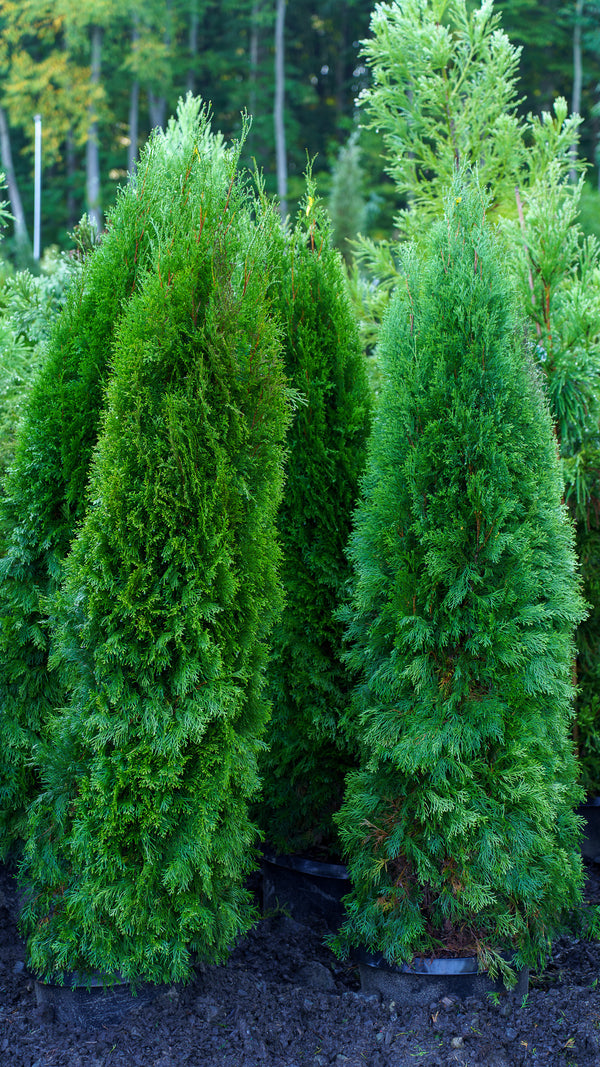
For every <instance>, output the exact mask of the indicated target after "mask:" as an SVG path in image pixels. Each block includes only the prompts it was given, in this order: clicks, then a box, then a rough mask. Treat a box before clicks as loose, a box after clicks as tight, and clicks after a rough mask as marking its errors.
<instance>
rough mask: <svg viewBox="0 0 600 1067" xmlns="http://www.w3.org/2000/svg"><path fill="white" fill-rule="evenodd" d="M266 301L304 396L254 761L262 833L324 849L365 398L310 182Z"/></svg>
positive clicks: (346, 690)
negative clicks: (264, 728)
mask: <svg viewBox="0 0 600 1067" xmlns="http://www.w3.org/2000/svg"><path fill="white" fill-rule="evenodd" d="M279 257H280V258H279V277H278V287H277V295H276V300H275V307H276V309H277V311H278V313H279V316H280V319H281V324H282V340H283V356H284V363H285V369H286V373H287V375H288V377H289V379H290V381H291V383H292V385H293V386H294V388H295V389H296V390H297V391H298V392H300V393H302V394H303V395H304V399H305V402H304V403H303V404H302V405H301V406H300V407H299V409H298V411H297V412H296V415H295V418H294V422H293V424H292V426H291V428H290V431H289V434H288V449H289V454H288V460H287V467H286V481H285V487H284V495H283V501H282V505H281V509H280V513H279V519H278V528H279V532H280V537H281V543H282V549H283V569H282V578H283V585H284V589H285V607H284V611H283V614H282V616H281V618H280V620H279V621H278V623H277V625H276V628H275V631H274V636H273V642H272V645H273V647H272V653H271V657H270V660H269V667H268V680H269V695H270V697H271V700H272V703H273V710H272V720H271V723H270V725H269V729H268V733H267V744H268V751H267V752H266V753H265V756H264V758H263V760H262V762H261V770H262V775H263V796H264V802H263V804H262V806H261V811H260V822H261V825H262V828H263V832H264V834H265V836H266V838H267V840H268V841H269V842H270V844H271V845H273V846H275V847H276V848H277V849H278V850H279V851H282V852H290V851H297V850H301V849H303V848H308V847H311V846H315V845H325V846H326V847H328V848H331V847H332V845H333V836H334V827H333V824H332V821H331V814H332V812H333V811H336V810H337V809H338V808H339V805H340V803H341V799H342V794H343V782H344V775H345V773H346V771H347V770H348V769H349V768H350V767H351V766H353V765H355V759H356V753H355V751H354V749H353V746H352V745H349V744H348V740H347V738H346V737H345V735H344V733H343V730H342V729H341V720H342V718H343V716H344V713H345V711H346V709H347V704H348V701H349V694H350V684H349V681H348V672H347V670H346V668H345V667H344V665H343V663H342V633H343V626H342V623H341V622H340V621H339V620H338V619H337V618H336V615H335V613H336V610H337V608H338V607H339V604H340V601H341V598H342V595H343V591H344V586H345V583H346V582H347V580H348V576H349V566H348V562H347V560H346V557H345V547H346V544H347V541H348V536H349V533H350V523H351V516H352V510H353V508H354V506H355V503H356V499H357V495H358V482H359V477H360V474H361V472H362V469H363V466H364V457H365V444H366V437H367V433H368V424H369V394H368V385H367V380H366V375H365V369H364V363H363V358H362V353H361V350H360V343H359V339H358V330H357V324H356V320H355V318H354V315H353V312H352V309H351V306H350V302H349V297H348V293H347V285H346V278H345V274H344V269H343V266H342V260H341V257H340V255H339V253H338V252H337V251H336V250H335V249H333V248H332V247H331V243H330V224H329V221H328V218H327V215H326V212H325V211H324V209H323V207H322V206H321V204H320V203H319V202H318V201H317V199H316V196H315V191H314V187H313V184H312V182H311V181H310V179H309V183H308V195H307V198H306V203H305V205H304V206H303V207H302V208H301V209H300V212H299V215H298V219H297V222H296V225H295V227H294V230H293V232H292V233H291V234H283V233H282V236H281V241H280V249H279Z"/></svg>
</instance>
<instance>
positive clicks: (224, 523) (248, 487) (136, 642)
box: [23, 153, 289, 982]
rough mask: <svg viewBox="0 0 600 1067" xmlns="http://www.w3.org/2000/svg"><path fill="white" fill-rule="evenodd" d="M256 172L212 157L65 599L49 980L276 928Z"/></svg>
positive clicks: (166, 241) (266, 235)
mask: <svg viewBox="0 0 600 1067" xmlns="http://www.w3.org/2000/svg"><path fill="white" fill-rule="evenodd" d="M236 162H237V156H235V155H234V156H233V158H231V159H229V163H231V165H232V167H233V169H232V170H231V173H229V167H224V168H223V169H222V170H221V172H220V173H218V172H215V170H214V169H213V171H212V172H210V171H208V170H207V167H206V164H205V162H204V161H203V160H202V159H201V158H200V157H199V155H198V153H195V154H194V155H190V157H189V159H188V161H187V166H188V169H187V172H185V171H184V175H185V178H184V179H183V175H182V180H185V183H186V185H187V193H186V203H185V209H184V205H183V204H181V203H180V204H179V208H180V210H179V213H175V214H174V215H173V218H172V221H171V229H170V232H169V230H168V229H166V228H165V229H163V230H162V231H158V232H156V236H155V238H154V241H153V247H152V251H151V257H150V260H149V267H148V272H147V275H146V278H145V279H144V281H143V282H142V284H141V287H140V290H139V292H137V293H136V294H135V295H134V296H133V297H132V299H131V300H130V301H129V304H128V306H127V309H126V310H125V312H124V314H123V316H122V318H121V320H120V322H119V324H118V326H117V328H116V341H115V346H114V351H113V356H112V374H111V378H110V381H109V385H108V389H107V407H106V413H105V416H104V417H103V419H102V431H101V434H100V437H99V441H98V445H97V449H96V452H95V457H94V462H93V466H92V474H91V483H90V485H91V488H90V508H89V511H88V513H87V515H86V517H85V520H84V522H83V524H82V526H81V528H80V530H79V533H78V535H77V538H76V540H75V541H74V543H73V547H72V550H71V552H70V554H69V556H68V558H67V560H66V563H65V566H64V572H65V577H64V582H63V584H62V586H61V588H60V590H59V591H58V592H57V593H56V594H55V596H54V597H53V599H52V602H51V621H52V626H53V634H54V650H53V664H54V666H55V668H56V669H60V673H61V677H62V678H63V680H64V684H65V686H66V690H67V699H68V704H67V706H66V707H65V708H64V709H62V710H61V711H60V713H59V714H58V715H57V716H56V717H55V718H54V719H53V720H52V721H51V722H50V723H49V724H48V725H47V727H46V731H45V738H44V743H43V744H42V745H41V747H40V752H39V764H40V766H41V767H42V768H43V781H44V787H45V788H44V791H43V792H42V793H41V794H40V796H39V798H38V799H37V801H36V802H35V803H34V804H33V805H32V806H31V808H30V822H29V836H28V840H27V845H26V850H25V859H24V863H23V877H24V882H25V886H26V891H27V899H28V906H27V907H26V909H25V913H24V919H23V922H24V928H25V931H26V933H27V935H28V938H29V941H28V952H29V964H30V967H31V968H32V970H33V971H34V972H35V973H37V974H41V975H43V976H44V977H46V978H54V979H56V978H57V977H58V978H60V977H61V976H64V975H65V974H66V973H68V972H71V971H75V972H78V973H80V974H86V973H89V972H90V971H94V970H100V971H101V972H102V973H104V974H108V975H114V974H115V973H117V972H118V973H120V974H121V975H123V976H124V977H126V978H127V979H130V980H135V979H146V980H149V981H152V982H163V981H176V980H184V979H187V978H189V977H190V974H191V966H192V963H193V959H194V957H195V956H199V957H200V958H202V959H205V960H209V961H211V962H214V961H215V960H220V959H223V958H224V956H225V955H226V953H227V951H228V950H229V948H230V947H231V946H232V944H233V943H234V940H235V938H236V936H237V935H238V934H239V933H240V932H244V931H246V930H247V928H248V926H249V925H250V922H251V921H252V918H253V910H252V907H251V897H250V894H249V892H248V891H247V890H246V889H245V887H244V880H245V877H246V875H247V873H248V871H249V870H250V869H251V868H252V867H253V865H254V850H253V847H252V846H253V840H254V836H255V828H254V826H253V825H252V824H251V822H250V820H249V816H248V800H249V798H250V797H251V796H252V795H253V794H254V793H255V791H256V787H257V771H256V763H257V753H258V749H259V747H260V744H261V740H260V738H261V734H262V732H263V731H264V725H265V721H266V718H267V714H268V703H267V700H266V698H265V695H264V663H265V657H266V641H267V636H268V634H269V630H270V627H271V625H272V622H273V617H274V612H275V610H276V609H277V608H278V606H279V602H280V583H279V578H278V573H277V567H278V558H279V550H278V547H277V538H276V530H275V518H276V510H277V506H278V504H279V500H280V496H281V486H282V470H283V441H284V438H285V433H286V429H287V424H288V421H289V419H288V409H289V405H288V400H287V395H286V389H285V387H284V381H285V380H284V376H283V370H282V363H281V358H280V346H279V342H278V338H277V330H276V327H275V324H274V320H273V318H272V316H271V313H270V306H269V303H268V291H269V287H270V285H271V270H270V260H271V255H272V248H273V245H274V238H275V232H276V230H278V228H279V225H280V224H279V218H278V215H277V214H276V212H275V211H274V209H272V208H271V207H270V206H269V205H268V204H266V202H265V201H263V200H261V199H260V198H256V197H254V196H253V195H252V194H251V192H250V190H249V189H248V188H247V187H246V186H245V184H244V182H243V181H242V179H241V178H240V177H239V175H237V174H236V172H235V164H236ZM152 223H153V219H152V216H150V219H149V224H150V225H152Z"/></svg>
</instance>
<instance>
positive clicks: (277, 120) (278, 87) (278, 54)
mask: <svg viewBox="0 0 600 1067" xmlns="http://www.w3.org/2000/svg"><path fill="white" fill-rule="evenodd" d="M285 3H286V0H277V8H276V18H275V105H274V108H273V119H274V125H275V157H276V160H277V195H278V196H279V210H280V212H281V217H282V219H285V217H286V215H287V157H286V149H285V121H284V97H285V63H284V47H285V39H284V32H285Z"/></svg>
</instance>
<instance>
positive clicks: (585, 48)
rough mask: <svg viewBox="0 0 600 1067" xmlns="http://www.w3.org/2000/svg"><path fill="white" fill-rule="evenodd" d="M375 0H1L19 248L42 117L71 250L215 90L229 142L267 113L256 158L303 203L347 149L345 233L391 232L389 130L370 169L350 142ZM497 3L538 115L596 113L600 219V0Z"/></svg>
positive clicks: (592, 218) (53, 221)
mask: <svg viewBox="0 0 600 1067" xmlns="http://www.w3.org/2000/svg"><path fill="white" fill-rule="evenodd" d="M372 6H373V5H372V3H371V0H308V2H307V0H292V2H289V3H287V2H286V0H238V2H235V3H234V2H233V0H219V2H215V0H144V2H143V3H142V2H141V0H78V2H77V3H75V2H74V0H26V2H24V0H16V2H15V0H0V69H1V82H0V155H1V166H2V169H3V170H4V171H5V173H6V175H7V179H8V191H9V199H10V207H11V212H12V214H13V216H14V220H15V221H14V235H13V237H12V239H9V240H8V241H7V242H5V245H4V254H5V255H6V254H7V253H8V254H10V255H11V256H12V257H13V258H15V257H16V258H17V259H18V260H20V261H21V262H23V261H25V262H27V255H26V251H25V250H26V249H27V247H28V246H30V245H31V240H32V227H33V201H34V192H33V183H34V174H33V171H34V161H33V153H34V116H35V115H36V114H39V115H40V116H41V119H42V160H43V162H42V168H43V171H42V210H41V232H42V241H41V243H42V248H46V247H48V245H57V246H58V247H59V248H64V247H66V245H67V244H68V243H69V239H68V236H67V235H68V233H69V231H72V230H73V228H74V226H75V224H76V222H77V220H78V219H79V218H80V217H81V215H82V213H83V212H84V211H89V212H90V213H91V214H92V216H95V217H96V219H97V221H98V222H99V223H100V222H101V218H102V212H103V210H106V209H107V208H108V207H109V206H110V205H111V204H112V203H113V202H114V197H115V194H116V190H117V187H118V185H119V183H122V182H123V180H124V179H125V176H126V174H127V171H128V170H131V168H132V167H133V166H134V165H135V160H136V157H137V153H138V150H139V148H140V147H141V145H142V144H143V143H144V142H145V140H146V138H147V136H148V133H149V132H150V130H151V129H152V128H154V127H156V126H164V124H165V122H166V121H167V119H168V117H169V116H170V115H171V114H173V112H174V110H175V107H176V104H177V100H178V98H179V97H180V96H181V95H184V94H185V93H186V92H187V91H188V90H192V91H193V92H194V93H195V94H200V95H201V96H202V97H203V98H204V99H206V100H210V101H211V103H212V108H213V114H214V123H213V125H214V127H215V128H218V129H220V130H221V131H222V132H223V134H224V135H225V137H227V138H229V137H231V136H236V135H238V134H239V131H240V127H241V118H240V112H241V111H242V110H244V109H246V110H247V111H248V112H250V113H251V115H252V116H253V122H252V129H251V132H250V136H249V137H248V140H247V142H246V146H245V152H246V157H247V158H246V160H245V161H246V162H249V161H251V160H252V159H255V160H256V163H257V165H258V166H259V168H261V169H262V170H263V171H264V175H265V180H266V186H267V191H268V192H277V193H278V194H279V195H280V197H281V199H282V201H284V206H285V208H286V209H287V210H289V211H290V212H292V213H293V212H294V210H295V206H296V202H297V200H298V198H299V197H300V196H301V195H302V192H303V188H304V185H303V178H302V175H303V172H304V170H305V167H306V160H307V156H308V157H310V158H313V157H316V158H315V163H314V175H315V177H316V179H317V184H318V188H319V190H320V192H321V194H322V195H327V194H328V193H329V192H330V191H331V186H332V180H333V185H334V190H333V192H334V194H335V182H336V172H337V173H338V178H337V181H338V185H339V184H340V182H341V184H342V185H344V176H343V175H342V176H340V175H339V170H340V150H342V154H341V160H342V164H341V165H342V168H343V167H345V169H346V171H348V170H350V174H347V176H346V178H345V181H346V186H345V188H344V192H343V194H342V195H341V196H340V195H338V196H337V200H336V197H335V195H334V200H333V203H332V207H333V213H334V224H335V225H337V226H338V227H339V230H340V233H341V237H340V240H341V239H342V238H343V236H344V235H345V233H346V231H348V230H350V231H352V229H353V228H356V227H357V225H360V228H361V229H362V230H363V232H369V233H371V234H373V235H375V236H383V235H385V236H389V233H390V228H391V220H392V218H393V216H394V214H395V212H396V211H397V210H398V207H399V206H401V205H400V204H399V202H398V194H397V193H396V192H395V190H394V186H393V184H392V183H391V181H390V180H389V179H388V178H387V177H386V176H385V175H384V173H383V163H382V160H381V145H380V140H379V138H378V137H377V136H376V134H375V133H374V132H373V131H371V132H367V131H361V133H360V137H359V145H360V168H361V169H360V171H358V170H357V169H356V167H357V161H358V153H357V150H356V147H355V142H354V141H353V140H352V141H350V150H349V149H348V148H347V147H346V149H345V150H344V146H346V145H347V142H348V140H349V139H350V138H352V137H353V134H354V133H355V126H356V124H357V119H356V114H355V100H356V97H357V96H358V94H359V93H360V91H361V90H362V89H364V88H365V87H366V86H367V85H368V81H369V72H368V69H367V67H366V65H365V62H364V59H363V58H362V57H361V40H362V39H364V38H366V37H367V36H368V32H369V20H370V15H371V11H372ZM470 6H472V7H473V6H475V5H470ZM495 9H496V10H497V11H498V12H499V13H500V14H501V16H502V27H503V29H504V31H505V32H506V33H507V34H508V36H509V37H510V39H511V41H512V42H513V43H514V44H517V45H519V44H520V45H522V46H523V52H522V56H521V70H520V83H519V88H520V92H521V93H522V97H523V99H522V103H521V105H520V107H521V111H522V112H523V114H526V113H527V112H528V111H533V112H534V113H536V114H539V113H541V111H542V110H547V109H548V108H550V107H551V105H552V102H553V100H554V99H555V98H556V96H558V95H562V96H564V97H565V98H566V99H567V101H568V103H569V105H570V110H572V111H577V112H578V113H580V114H581V115H582V117H583V124H582V128H581V131H580V132H581V142H580V151H581V153H582V154H583V156H584V157H585V158H586V159H587V161H588V162H589V163H590V170H589V172H588V179H589V180H588V187H587V190H586V196H585V197H584V202H583V205H582V206H583V213H582V223H583V226H584V229H587V230H592V231H596V230H600V226H599V225H598V224H597V222H596V215H597V209H596V199H597V194H595V190H596V189H597V186H598V167H597V154H598V145H599V138H600V0H547V2H546V3H544V4H539V3H538V2H537V0H497V3H496V4H495ZM353 168H354V169H353ZM348 181H349V182H350V189H351V192H352V193H353V194H354V195H353V196H351V197H349V195H348V184H347V183H348ZM361 185H362V188H361ZM361 197H362V200H361ZM350 201H352V202H353V207H354V210H353V212H352V213H351V214H352V218H346V219H344V218H336V213H338V214H339V213H340V212H341V214H342V215H343V214H344V213H345V214H348V208H349V207H352V204H351V203H350ZM336 203H337V204H338V205H339V204H340V203H341V204H343V209H339V210H338V208H336ZM342 231H343V232H342ZM19 246H20V248H19Z"/></svg>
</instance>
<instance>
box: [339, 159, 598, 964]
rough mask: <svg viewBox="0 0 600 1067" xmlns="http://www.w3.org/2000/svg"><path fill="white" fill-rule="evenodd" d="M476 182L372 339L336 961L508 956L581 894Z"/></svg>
mask: <svg viewBox="0 0 600 1067" xmlns="http://www.w3.org/2000/svg"><path fill="white" fill-rule="evenodd" d="M485 208H486V205H485V203H484V199H483V194H482V193H481V192H480V191H479V190H478V187H477V185H476V183H475V182H471V183H468V182H467V180H466V179H465V180H463V181H457V183H456V185H455V187H454V189H453V191H452V195H451V196H450V198H449V200H448V206H447V210H446V216H445V218H444V220H443V222H441V223H438V224H437V225H436V226H435V227H434V230H433V236H432V240H431V243H430V245H429V248H428V251H427V254H426V255H425V256H424V258H423V259H422V260H421V261H419V260H418V259H417V257H416V254H414V253H412V254H411V253H407V254H406V256H405V259H404V270H405V276H404V280H403V282H402V284H401V285H400V286H399V287H398V290H397V293H396V296H395V299H394V300H393V302H392V305H391V307H390V310H389V313H388V315H387V318H386V320H385V323H384V326H383V328H382V333H381V340H380V354H381V358H382V361H383V365H384V369H385V385H384V389H383V393H382V396H381V398H380V403H379V406H378V409H377V413H376V416H375V423H374V431H373V435H372V438H371V440H370V444H369V452H368V461H367V471H366V475H365V479H364V486H363V497H362V501H361V504H360V506H359V508H358V509H357V512H356V519H355V528H354V532H353V534H352V539H351V548H350V554H351V559H352V562H353V564H354V576H353V580H352V598H351V602H350V606H349V607H348V609H347V612H346V618H347V624H348V625H347V636H348V639H349V641H350V642H351V651H350V653H349V663H350V666H351V667H352V668H354V669H355V670H358V671H361V672H362V681H361V684H360V686H359V687H358V688H357V691H356V705H355V720H354V728H355V731H356V735H357V737H359V738H360V740H361V744H362V751H363V755H362V764H361V769H360V770H359V771H357V772H355V773H353V774H351V775H350V776H349V778H348V782H347V791H346V796H345V800H344V805H343V809H342V812H341V814H340V817H339V826H340V833H341V837H342V841H343V844H344V848H345V852H346V855H347V859H348V863H349V867H350V873H351V877H352V880H353V883H354V889H353V892H352V894H351V896H350V897H349V898H347V899H348V917H347V921H346V923H345V925H344V927H343V929H342V933H341V936H340V938H339V939H338V941H337V948H338V950H339V951H347V950H348V947H349V946H351V945H356V944H362V945H364V946H366V947H367V948H368V949H369V950H371V951H375V952H382V953H383V954H384V956H385V957H386V958H387V959H388V960H389V961H395V962H399V961H406V960H409V959H410V958H411V957H413V956H414V955H415V954H416V955H419V954H423V955H431V954H433V955H435V954H440V953H441V954H442V955H443V954H453V953H456V954H459V955H460V954H463V955H469V954H475V953H476V954H477V955H478V956H479V959H480V962H481V963H482V964H489V963H490V961H491V962H492V963H494V961H495V963H496V964H497V965H498V958H497V957H496V956H495V955H494V954H495V953H496V951H499V950H508V951H509V952H512V951H516V957H515V960H516V963H517V964H518V965H522V964H528V965H532V966H533V965H535V964H536V963H537V962H539V961H540V960H543V959H544V958H545V957H546V955H547V952H548V946H549V939H550V938H551V937H552V934H553V932H554V931H555V930H556V928H557V927H558V925H559V923H560V921H561V915H562V914H563V913H564V910H565V909H568V908H569V907H571V906H573V905H574V904H575V903H576V902H577V901H578V900H579V897H580V887H581V859H580V855H579V851H578V820H577V817H576V816H575V815H574V814H573V808H574V806H575V805H576V803H577V801H578V798H579V795H580V790H579V787H578V786H577V784H576V778H577V767H576V762H575V758H574V755H573V751H572V742H571V737H570V732H569V731H570V725H571V722H572V708H571V702H572V695H573V686H572V674H573V663H574V644H573V630H574V627H575V625H576V624H577V623H578V622H579V620H581V618H582V617H583V615H584V605H583V602H582V600H581V597H580V593H579V581H578V577H577V574H576V569H575V562H574V552H573V534H572V529H571V524H570V522H569V519H568V516H567V513H566V510H565V506H564V504H563V503H562V502H561V500H562V493H563V485H562V479H561V473H560V467H559V458H558V449H557V442H556V438H555V436H554V432H553V427H552V422H551V418H550V415H549V412H548V407H547V403H546V400H545V398H544V395H543V392H542V387H541V385H540V377H539V373H538V371H537V370H536V369H535V366H534V362H533V359H532V353H531V345H530V344H529V343H528V342H527V341H526V340H525V333H524V329H523V326H522V323H521V322H519V321H518V318H517V317H516V315H515V313H514V310H513V309H514V301H513V294H512V291H511V285H510V282H509V281H508V280H507V275H506V273H505V270H504V267H503V261H502V256H501V254H500V252H499V248H498V245H497V243H496V240H495V235H494V234H493V232H492V231H491V229H490V228H489V227H488V225H487V224H486V222H485V221H484V216H485Z"/></svg>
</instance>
